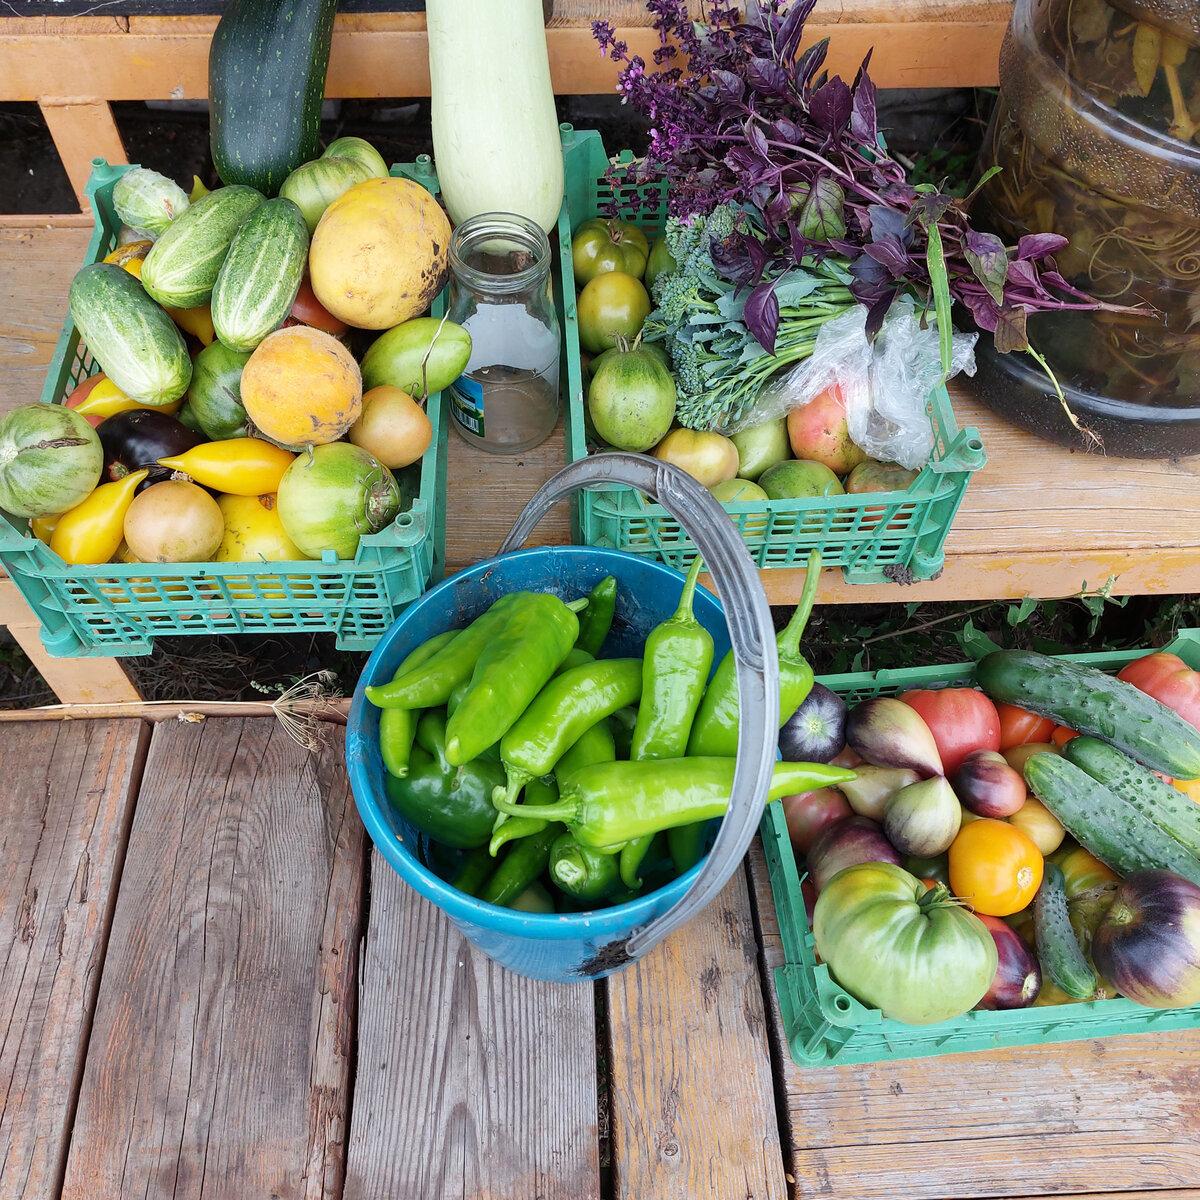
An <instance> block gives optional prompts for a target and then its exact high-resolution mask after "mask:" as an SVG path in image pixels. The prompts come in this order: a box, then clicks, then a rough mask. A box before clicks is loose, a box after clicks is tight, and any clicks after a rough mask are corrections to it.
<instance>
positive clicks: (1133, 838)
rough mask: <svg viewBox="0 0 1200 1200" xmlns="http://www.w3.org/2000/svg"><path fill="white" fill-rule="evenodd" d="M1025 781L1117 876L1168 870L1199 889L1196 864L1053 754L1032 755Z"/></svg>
mask: <svg viewBox="0 0 1200 1200" xmlns="http://www.w3.org/2000/svg"><path fill="white" fill-rule="evenodd" d="M1025 782H1026V783H1027V784H1029V787H1030V790H1031V791H1032V792H1033V793H1034V795H1036V796H1037V798H1038V799H1039V800H1040V801H1041V802H1042V803H1043V804H1044V805H1045V806H1046V807H1047V808H1048V809H1049V810H1050V811H1051V812H1052V813H1053V814H1054V815H1055V816H1056V817H1057V818H1058V819H1059V821H1060V822H1061V824H1062V826H1063V828H1064V829H1066V831H1067V832H1068V833H1069V834H1070V835H1071V836H1072V837H1073V838H1074V839H1075V840H1076V841H1077V842H1078V843H1079V844H1080V845H1081V846H1083V847H1084V848H1085V849H1087V850H1090V851H1091V852H1092V853H1093V854H1094V855H1095V856H1096V857H1097V858H1098V859H1099V860H1100V861H1101V862H1102V863H1104V864H1105V865H1106V866H1109V867H1111V868H1112V869H1113V870H1114V871H1116V873H1117V874H1118V875H1121V876H1125V875H1130V874H1132V873H1133V872H1134V871H1148V870H1167V871H1174V872H1175V874H1176V875H1182V876H1183V877H1184V879H1190V880H1191V881H1192V883H1194V884H1196V885H1197V886H1198V887H1200V860H1198V859H1196V858H1195V857H1194V856H1193V855H1191V854H1189V853H1188V851H1187V850H1185V849H1184V848H1183V847H1182V846H1181V845H1180V844H1179V843H1178V842H1177V841H1176V840H1175V839H1174V838H1173V837H1171V835H1170V834H1169V833H1166V832H1164V831H1163V830H1162V829H1160V828H1159V827H1158V826H1157V825H1156V824H1155V823H1154V822H1153V821H1151V820H1150V819H1149V818H1148V817H1146V816H1144V815H1143V814H1142V813H1140V812H1139V811H1138V810H1137V809H1136V808H1134V807H1133V805H1132V804H1130V803H1129V802H1128V801H1127V800H1124V799H1122V798H1121V797H1120V796H1118V795H1117V794H1116V792H1114V791H1112V790H1110V789H1109V788H1107V787H1105V786H1104V784H1102V783H1099V782H1098V781H1097V780H1095V779H1093V778H1092V777H1091V776H1090V775H1089V774H1088V773H1087V772H1086V771H1084V770H1082V769H1081V768H1079V767H1077V766H1076V765H1075V764H1074V763H1073V762H1069V761H1068V760H1067V759H1065V758H1062V757H1060V756H1059V755H1057V754H1034V755H1032V756H1031V757H1030V758H1029V759H1028V760H1027V761H1026V763H1025Z"/></svg>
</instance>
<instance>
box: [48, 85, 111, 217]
mask: <svg viewBox="0 0 1200 1200" xmlns="http://www.w3.org/2000/svg"><path fill="white" fill-rule="evenodd" d="M38 107H39V108H40V109H41V110H42V116H43V118H45V121H46V125H47V127H48V128H49V130H50V136H51V137H52V138H53V139H54V146H55V149H57V150H58V156H59V158H61V159H62V161H63V166H64V167H65V168H66V170H67V176H68V177H69V178H70V180H71V186H72V187H73V188H74V189H75V196H76V198H77V199H78V200H79V211H80V212H91V202H90V201H89V200H88V197H87V181H88V177H89V176H90V175H91V173H92V159H93V158H106V159H108V161H109V162H110V163H123V162H127V161H128V159H127V157H126V154H125V143H124V142H122V141H121V134H120V131H119V130H118V129H117V123H116V121H114V120H113V114H112V106H111V105H110V104H109V103H108V101H107V100H89V101H84V102H76V101H70V100H63V101H59V100H52V99H48V98H45V97H39V99H38Z"/></svg>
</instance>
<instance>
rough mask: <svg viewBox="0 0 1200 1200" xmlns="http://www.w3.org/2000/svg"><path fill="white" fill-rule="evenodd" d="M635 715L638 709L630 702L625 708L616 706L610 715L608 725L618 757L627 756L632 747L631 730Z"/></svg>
mask: <svg viewBox="0 0 1200 1200" xmlns="http://www.w3.org/2000/svg"><path fill="white" fill-rule="evenodd" d="M637 715H638V710H637V708H636V706H634V705H632V704H631V705H629V706H628V707H626V708H618V709H617V711H616V712H615V713H613V715H612V718H611V720H610V723H609V727H610V728H611V729H612V734H613V741H614V742H615V743H616V747H617V757H618V758H628V757H629V751H630V750H631V749H632V748H633V731H634V728H635V727H636V725H637Z"/></svg>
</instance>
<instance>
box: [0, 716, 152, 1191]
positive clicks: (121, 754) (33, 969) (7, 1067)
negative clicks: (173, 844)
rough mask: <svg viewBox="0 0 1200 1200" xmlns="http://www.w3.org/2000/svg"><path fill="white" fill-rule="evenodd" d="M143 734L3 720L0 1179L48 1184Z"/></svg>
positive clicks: (64, 1132)
mask: <svg viewBox="0 0 1200 1200" xmlns="http://www.w3.org/2000/svg"><path fill="white" fill-rule="evenodd" d="M147 738H148V734H147V730H146V727H145V726H144V725H143V724H142V723H141V722H140V721H90V722H87V723H86V724H82V725H70V724H66V723H63V722H59V723H58V724H56V725H29V724H22V725H9V726H6V727H5V728H4V729H2V730H0V797H3V817H2V821H3V825H2V830H3V831H2V832H0V930H2V931H3V933H2V934H0V1080H2V1081H3V1083H2V1086H0V1175H2V1177H3V1187H2V1188H0V1191H2V1192H3V1194H4V1196H5V1197H7V1198H9V1200H51V1198H52V1197H54V1198H56V1197H57V1196H58V1188H59V1184H60V1182H61V1179H62V1167H63V1162H64V1159H65V1155H66V1149H67V1140H68V1138H69V1136H70V1130H71V1115H72V1112H73V1109H74V1105H75V1096H76V1093H77V1090H78V1086H79V1073H80V1070H81V1068H82V1065H83V1055H84V1050H85V1048H86V1044H87V1036H88V1027H89V1025H90V1023H91V1018H92V1011H93V1008H94V1005H95V999H96V985H97V983H98V982H99V978H100V968H101V964H102V963H103V961H104V948H105V942H106V939H107V937H108V927H109V921H110V919H111V915H112V904H113V897H114V895H115V893H116V886H117V880H118V878H119V876H120V871H121V859H122V856H123V854H124V850H125V839H126V836H127V834H128V830H129V819H130V814H131V812H132V809H133V801H134V795H135V790H136V787H137V779H138V775H139V773H140V770H141V762H142V757H143V755H144V752H145V743H146V741H147Z"/></svg>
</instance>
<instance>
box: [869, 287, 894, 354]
mask: <svg viewBox="0 0 1200 1200" xmlns="http://www.w3.org/2000/svg"><path fill="white" fill-rule="evenodd" d="M899 294H900V289H899V288H892V289H891V290H890V291H887V292H885V293H884V294H883V295H882V296H880V297H879V298H878V299H877V300H875V301H874V302H873V303H872V304H871V305H870V306H869V307H868V309H867V325H866V335H867V341H869V342H873V341H874V340H875V335H876V334H877V333H878V332H879V331H880V329H882V328H883V318H884V317H886V316H887V311H888V309H889V308H891V307H892V301H893V300H895V299H896V297H897V296H898V295H899Z"/></svg>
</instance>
